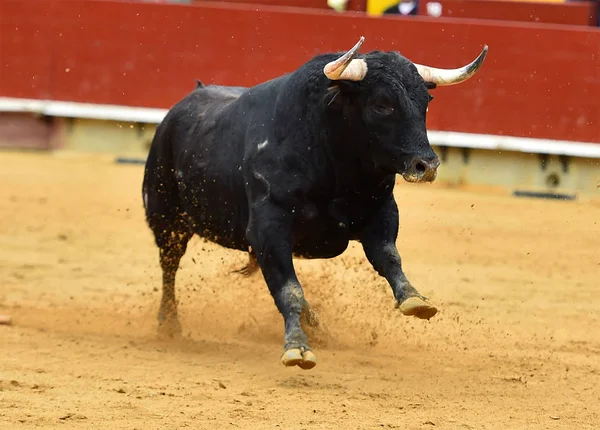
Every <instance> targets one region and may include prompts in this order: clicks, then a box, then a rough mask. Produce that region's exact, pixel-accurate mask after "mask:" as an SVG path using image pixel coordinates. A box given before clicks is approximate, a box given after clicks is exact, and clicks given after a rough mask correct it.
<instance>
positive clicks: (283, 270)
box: [247, 202, 317, 369]
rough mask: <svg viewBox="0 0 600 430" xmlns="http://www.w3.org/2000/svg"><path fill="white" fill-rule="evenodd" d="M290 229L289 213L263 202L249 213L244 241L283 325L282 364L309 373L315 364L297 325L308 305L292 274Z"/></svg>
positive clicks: (295, 277)
mask: <svg viewBox="0 0 600 430" xmlns="http://www.w3.org/2000/svg"><path fill="white" fill-rule="evenodd" d="M291 227H292V214H291V213H289V212H287V211H285V210H283V209H281V208H279V207H278V206H276V205H274V204H270V203H266V202H263V203H261V204H260V205H257V206H255V207H253V208H252V209H251V211H250V220H249V223H248V229H247V237H248V241H249V242H250V245H251V246H252V249H253V250H254V252H255V254H256V259H257V260H258V264H259V266H260V268H261V270H262V273H263V276H264V279H265V281H266V283H267V286H268V287H269V291H270V292H271V295H272V296H273V299H274V301H275V305H276V306H277V309H279V312H280V313H281V315H282V316H283V319H284V322H285V337H284V353H283V355H282V357H281V361H282V363H283V364H284V365H286V366H296V365H297V366H300V367H301V368H302V369H311V368H313V367H314V366H315V365H316V364H317V362H316V357H315V355H314V354H313V353H312V351H311V350H310V347H309V346H308V339H307V337H306V334H305V333H304V331H303V330H302V327H301V324H300V318H301V315H302V313H303V311H306V310H307V309H308V305H307V303H306V300H305V299H304V292H303V290H302V287H301V285H300V282H299V281H298V278H297V276H296V271H295V270H294V265H293V260H292V241H291Z"/></svg>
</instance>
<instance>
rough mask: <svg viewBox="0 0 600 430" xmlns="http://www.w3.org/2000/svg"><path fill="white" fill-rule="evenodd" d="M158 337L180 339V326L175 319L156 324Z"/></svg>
mask: <svg viewBox="0 0 600 430" xmlns="http://www.w3.org/2000/svg"><path fill="white" fill-rule="evenodd" d="M158 336H159V337H160V338H161V339H178V338H180V337H181V324H180V323H179V320H178V319H177V318H176V317H175V318H169V319H166V320H164V321H159V323H158Z"/></svg>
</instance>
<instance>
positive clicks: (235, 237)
mask: <svg viewBox="0 0 600 430" xmlns="http://www.w3.org/2000/svg"><path fill="white" fill-rule="evenodd" d="M219 197H220V198H219ZM224 197H225V196H223V195H218V196H217V197H212V198H209V197H208V196H202V195H196V196H195V197H194V198H193V199H189V198H188V199H186V208H185V210H186V213H187V215H188V217H189V219H190V222H191V225H192V229H193V231H194V233H196V234H197V235H198V236H200V237H202V238H204V239H206V240H208V241H210V242H213V243H216V244H218V245H221V246H224V247H226V248H230V249H237V250H240V251H247V250H248V239H247V238H246V226H247V225H248V215H247V213H248V211H247V209H246V207H244V206H242V205H240V204H235V203H231V202H232V201H235V200H227V199H225V198H224Z"/></svg>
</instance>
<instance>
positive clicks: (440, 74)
mask: <svg viewBox="0 0 600 430" xmlns="http://www.w3.org/2000/svg"><path fill="white" fill-rule="evenodd" d="M487 52H488V46H487V45H485V46H484V47H483V51H481V54H479V56H478V57H477V58H475V60H473V61H472V62H471V63H469V64H467V65H466V66H464V67H461V68H459V69H436V68H435V67H429V66H423V65H422V64H416V63H414V65H415V66H416V67H417V71H418V72H419V75H421V77H422V78H423V79H424V80H425V82H430V83H432V84H436V85H439V86H447V85H456V84H460V83H461V82H464V81H466V80H467V79H469V78H470V77H471V76H473V75H474V74H475V73H476V72H477V71H478V70H479V68H480V67H481V65H482V64H483V60H485V56H486V55H487Z"/></svg>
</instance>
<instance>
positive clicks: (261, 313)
mask: <svg viewBox="0 0 600 430" xmlns="http://www.w3.org/2000/svg"><path fill="white" fill-rule="evenodd" d="M0 166H1V167H0V184H1V186H0V314H9V315H11V316H12V317H13V319H14V323H13V325H12V326H0V428H2V429H26V428H35V429H39V428H63V429H70V428H74V429H76V428H77V429H176V428H177V429H179V428H184V427H190V428H194V429H228V428H241V429H379V428H386V429H388V428H397V429H434V428H435V429H492V428H493V429H510V430H513V429H578V430H579V429H592V428H596V429H597V428H600V427H599V426H600V406H599V405H600V402H598V399H599V398H600V204H598V203H597V202H595V203H594V202H590V201H587V202H586V201H578V202H556V201H539V200H528V199H518V198H514V197H511V196H508V195H500V194H498V193H492V192H486V193H483V192H481V191H478V192H475V191H466V190H458V189H448V188H445V187H442V186H441V185H433V186H431V185H430V186H415V185H410V184H404V183H402V184H400V186H399V187H398V188H397V200H398V203H399V206H400V209H401V231H400V238H399V241H398V244H399V248H400V252H401V254H402V256H403V260H404V265H405V269H406V271H407V274H408V276H409V278H410V279H411V280H412V282H413V283H414V284H415V285H416V286H417V287H418V288H419V289H420V291H421V292H422V293H423V294H425V295H427V296H429V297H430V298H431V299H432V300H433V301H434V302H435V303H436V304H438V305H439V306H440V313H439V314H438V315H437V316H436V317H434V318H433V319H432V320H431V321H429V322H427V321H421V320H416V319H411V318H407V317H404V316H402V315H400V314H399V313H398V311H396V310H395V309H394V306H393V300H392V293H391V290H390V289H389V288H388V286H387V284H386V282H385V281H384V280H383V279H382V278H379V277H378V275H376V274H375V272H374V271H373V269H372V268H371V267H370V265H369V264H368V262H367V261H366V259H365V258H364V256H363V253H362V250H361V249H360V246H357V245H356V244H353V245H351V247H350V249H349V250H348V251H347V252H346V253H345V254H344V255H343V256H341V257H339V258H336V259H334V260H326V261H325V260H323V261H297V263H296V265H297V266H296V267H297V268H298V273H299V277H300V280H301V281H302V282H303V284H304V288H305V292H306V295H307V298H308V299H309V300H310V302H311V303H312V305H313V307H315V308H316V309H317V310H318V311H319V313H320V317H321V320H322V321H323V324H324V326H325V329H326V330H327V331H326V333H324V334H322V335H321V336H320V341H319V342H313V343H312V345H313V347H314V348H315V353H316V355H317V358H318V360H319V364H318V365H317V367H316V368H314V369H313V370H311V371H303V370H301V369H299V368H297V367H295V368H285V367H283V366H282V365H281V364H280V361H279V357H280V354H281V352H282V349H281V345H282V332H283V323H282V319H281V317H280V316H279V314H278V312H277V310H276V308H275V305H274V304H273V301H272V299H271V297H270V296H269V294H268V290H267V288H266V286H265V285H264V282H263V280H262V278H261V276H260V274H259V275H257V276H254V277H252V278H249V279H248V278H242V277H240V276H239V275H236V274H232V273H231V271H232V270H233V269H237V268H239V267H241V266H242V265H243V264H244V263H245V261H246V259H245V256H244V255H243V254H241V253H235V252H232V251H226V250H223V249H221V248H218V247H217V246H214V245H211V244H208V243H204V242H202V241H201V240H198V239H194V240H193V241H192V242H191V243H190V246H189V248H188V252H187V254H186V256H185V258H184V259H183V261H182V269H181V270H180V271H179V277H178V292H179V299H180V310H181V319H182V324H183V325H184V331H185V339H184V340H182V341H178V342H168V341H161V340H159V339H157V337H156V335H155V326H156V320H155V314H156V311H157V308H158V301H159V298H160V296H159V294H160V293H159V288H160V269H159V266H158V258H157V255H158V254H157V249H156V248H155V245H154V243H153V239H152V237H151V235H150V231H149V229H148V228H147V226H146V224H145V222H144V219H143V211H142V203H141V192H140V184H141V180H142V173H143V167H142V166H132V165H116V164H114V163H113V162H112V158H111V157H98V156H93V157H92V156H81V155H73V154H57V155H38V154H27V155H23V154H18V153H9V152H2V153H0ZM249 299H251V301H249Z"/></svg>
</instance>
